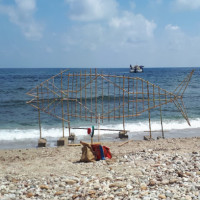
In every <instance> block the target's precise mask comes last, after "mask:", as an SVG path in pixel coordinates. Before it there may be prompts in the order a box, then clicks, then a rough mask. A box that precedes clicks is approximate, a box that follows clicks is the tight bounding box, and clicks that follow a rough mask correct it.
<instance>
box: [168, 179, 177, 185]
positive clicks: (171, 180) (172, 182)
mask: <svg viewBox="0 0 200 200" xmlns="http://www.w3.org/2000/svg"><path fill="white" fill-rule="evenodd" d="M176 182H177V179H176V178H171V179H169V183H170V184H174V183H176Z"/></svg>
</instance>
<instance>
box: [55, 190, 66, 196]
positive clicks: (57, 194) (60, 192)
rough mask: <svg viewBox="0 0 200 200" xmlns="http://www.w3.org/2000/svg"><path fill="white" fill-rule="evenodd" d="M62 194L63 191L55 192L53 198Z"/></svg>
mask: <svg viewBox="0 0 200 200" xmlns="http://www.w3.org/2000/svg"><path fill="white" fill-rule="evenodd" d="M63 193H64V191H57V192H56V193H55V194H54V196H59V195H62V194H63Z"/></svg>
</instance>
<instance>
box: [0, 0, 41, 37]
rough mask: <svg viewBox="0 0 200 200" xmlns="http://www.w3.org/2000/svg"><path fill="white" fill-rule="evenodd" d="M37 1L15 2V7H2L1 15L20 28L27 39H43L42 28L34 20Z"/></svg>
mask: <svg viewBox="0 0 200 200" xmlns="http://www.w3.org/2000/svg"><path fill="white" fill-rule="evenodd" d="M35 11H36V2H35V0H15V5H14V6H11V5H10V6H9V5H0V13H2V14H5V15H7V16H8V17H9V19H10V21H11V22H12V23H14V24H15V25H17V26H19V27H20V29H21V30H22V32H23V34H24V35H25V37H26V38H27V39H31V40H38V39H40V38H41V37H42V31H43V28H42V26H41V25H40V24H39V23H37V22H36V21H35V20H34V17H33V15H34V12H35Z"/></svg>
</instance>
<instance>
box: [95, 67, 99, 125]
mask: <svg viewBox="0 0 200 200" xmlns="http://www.w3.org/2000/svg"><path fill="white" fill-rule="evenodd" d="M95 118H96V123H97V118H98V116H97V69H95Z"/></svg>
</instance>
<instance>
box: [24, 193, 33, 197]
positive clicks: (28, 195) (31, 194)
mask: <svg viewBox="0 0 200 200" xmlns="http://www.w3.org/2000/svg"><path fill="white" fill-rule="evenodd" d="M33 196H34V194H33V193H32V192H28V193H27V194H26V197H27V198H31V197H33Z"/></svg>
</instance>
